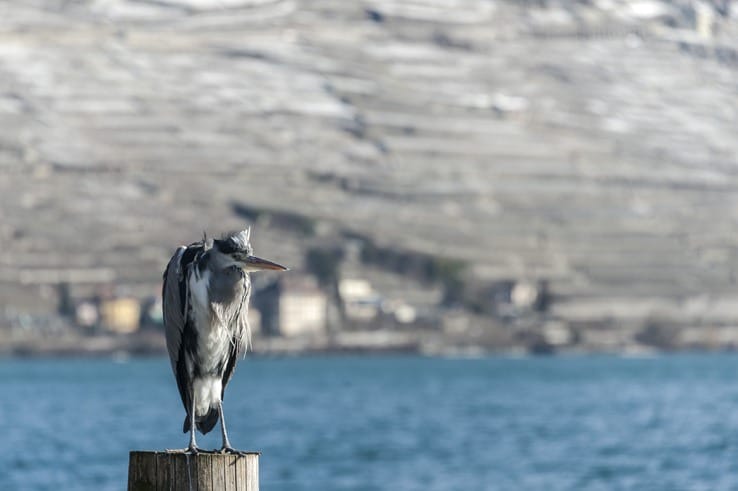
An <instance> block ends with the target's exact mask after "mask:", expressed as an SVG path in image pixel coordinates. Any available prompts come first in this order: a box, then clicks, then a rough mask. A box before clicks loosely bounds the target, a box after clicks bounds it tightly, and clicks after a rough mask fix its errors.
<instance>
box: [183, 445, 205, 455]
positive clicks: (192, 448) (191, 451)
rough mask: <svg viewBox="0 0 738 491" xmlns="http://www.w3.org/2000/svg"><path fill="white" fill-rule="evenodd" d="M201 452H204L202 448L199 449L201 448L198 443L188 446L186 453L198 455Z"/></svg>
mask: <svg viewBox="0 0 738 491" xmlns="http://www.w3.org/2000/svg"><path fill="white" fill-rule="evenodd" d="M201 452H202V450H200V449H199V448H198V447H197V445H190V446H189V447H187V449H186V450H185V453H186V454H190V455H197V454H199V453H201Z"/></svg>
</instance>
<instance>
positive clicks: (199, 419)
mask: <svg viewBox="0 0 738 491" xmlns="http://www.w3.org/2000/svg"><path fill="white" fill-rule="evenodd" d="M217 422H218V408H217V407H211V408H210V410H209V411H208V412H207V413H206V414H204V415H202V416H196V417H195V426H196V427H197V429H198V430H199V431H200V433H202V434H203V435H205V434H207V433H209V432H210V430H212V429H213V427H214V426H215V423H217ZM188 431H190V415H189V414H188V415H187V416H185V420H184V424H183V425H182V433H187V432H188Z"/></svg>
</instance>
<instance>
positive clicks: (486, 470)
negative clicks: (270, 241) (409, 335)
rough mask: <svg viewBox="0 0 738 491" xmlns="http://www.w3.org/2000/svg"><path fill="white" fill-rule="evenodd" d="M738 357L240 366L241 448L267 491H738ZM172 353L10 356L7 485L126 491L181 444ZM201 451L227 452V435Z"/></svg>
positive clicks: (236, 421)
mask: <svg viewBox="0 0 738 491" xmlns="http://www.w3.org/2000/svg"><path fill="white" fill-rule="evenodd" d="M737 374H738V356H734V355H717V356H702V355H680V356H665V357H656V358H650V359H627V358H617V357H556V358H520V359H514V358H485V359H429V358H414V357H392V358H389V357H369V358H351V357H327V358H294V359H253V360H246V361H244V362H242V363H241V364H240V365H239V367H238V369H237V371H236V375H235V377H234V379H233V381H232V383H231V385H230V386H229V387H228V391H227V393H226V401H225V410H226V418H227V421H228V423H229V429H230V432H231V440H232V442H233V444H234V446H236V447H237V448H241V449H245V450H260V451H262V452H263V453H262V457H261V488H262V489H263V490H265V491H288V490H289V491H300V490H305V491H307V490H310V491H319V490H322V491H333V490H357V491H359V490H362V491H371V490H394V491H411V490H418V491H420V490H423V491H429V490H430V491H432V490H437V491H440V490H465V491H473V490H508V489H509V490H600V489H602V490H620V489H623V490H624V489H634V490H670V491H674V490H703V489H704V490H722V489H725V490H727V489H738V378H737V377H736V375H737ZM183 417H184V411H183V409H182V407H181V405H180V400H179V395H178V394H177V391H176V387H175V384H174V380H173V376H172V375H171V373H170V368H169V364H168V361H167V360H165V359H153V360H131V361H129V362H126V363H116V362H113V361H107V360H74V361H69V360H65V361H62V360H53V361H48V360H44V361H39V360H20V361H9V360H4V361H0V420H1V422H0V439H1V440H0V441H2V449H1V450H0V490H122V489H125V485H126V476H127V464H128V451H129V450H131V449H164V448H181V447H184V446H186V444H187V435H185V434H183V433H181V432H180V430H181V427H182V420H183ZM198 443H200V445H201V446H203V447H206V448H215V447H217V446H219V445H220V437H219V434H218V432H217V431H214V432H212V433H211V434H209V435H207V436H206V437H200V438H199V442H198Z"/></svg>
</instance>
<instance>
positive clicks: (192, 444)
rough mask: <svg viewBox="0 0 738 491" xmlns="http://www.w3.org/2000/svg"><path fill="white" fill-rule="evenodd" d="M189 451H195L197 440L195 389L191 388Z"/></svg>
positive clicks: (196, 449)
mask: <svg viewBox="0 0 738 491" xmlns="http://www.w3.org/2000/svg"><path fill="white" fill-rule="evenodd" d="M187 451H188V452H190V453H197V452H198V451H199V449H198V448H197V442H196V441H195V389H194V388H193V389H192V401H191V403H190V445H189V446H188V447H187Z"/></svg>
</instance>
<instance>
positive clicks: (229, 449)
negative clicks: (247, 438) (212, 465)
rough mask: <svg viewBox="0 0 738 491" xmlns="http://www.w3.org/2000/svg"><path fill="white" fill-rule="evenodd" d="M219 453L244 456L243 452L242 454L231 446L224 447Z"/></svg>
mask: <svg viewBox="0 0 738 491" xmlns="http://www.w3.org/2000/svg"><path fill="white" fill-rule="evenodd" d="M218 453H221V454H231V455H243V452H241V451H240V450H236V449H235V448H233V447H230V446H228V447H222V448H221V449H220V450H219V451H218Z"/></svg>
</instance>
